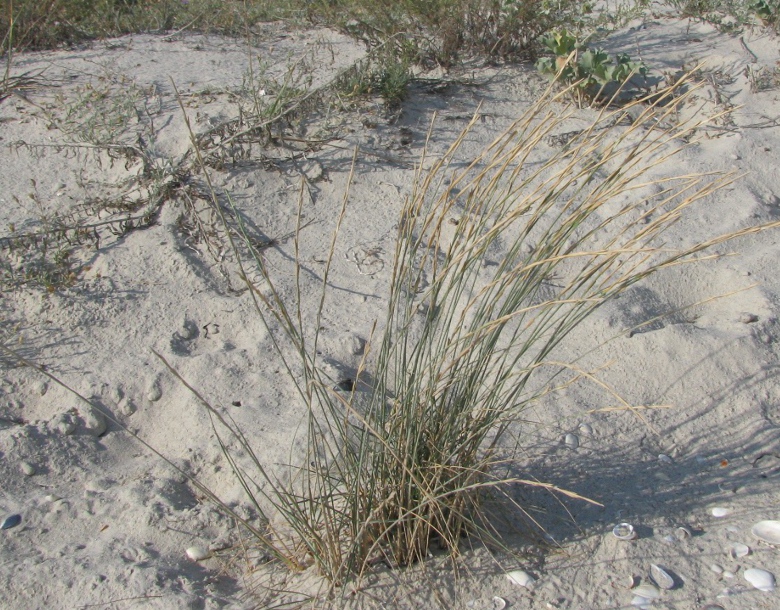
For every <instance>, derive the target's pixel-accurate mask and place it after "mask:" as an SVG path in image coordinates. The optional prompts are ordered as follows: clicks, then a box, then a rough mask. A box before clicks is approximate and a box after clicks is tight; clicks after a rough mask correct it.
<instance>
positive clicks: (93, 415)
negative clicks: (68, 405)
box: [81, 406, 108, 436]
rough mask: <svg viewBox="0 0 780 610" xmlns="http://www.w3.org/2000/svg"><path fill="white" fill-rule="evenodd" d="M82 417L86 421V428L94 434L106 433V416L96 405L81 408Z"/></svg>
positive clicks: (89, 432)
mask: <svg viewBox="0 0 780 610" xmlns="http://www.w3.org/2000/svg"><path fill="white" fill-rule="evenodd" d="M81 413H82V415H81V419H82V421H83V422H84V429H85V430H86V431H87V433H88V434H91V435H92V436H102V435H103V434H105V433H106V429H107V428H108V424H107V423H106V416H105V415H103V414H102V413H101V412H100V411H98V410H97V409H96V408H95V407H91V406H90V407H86V408H83V409H81Z"/></svg>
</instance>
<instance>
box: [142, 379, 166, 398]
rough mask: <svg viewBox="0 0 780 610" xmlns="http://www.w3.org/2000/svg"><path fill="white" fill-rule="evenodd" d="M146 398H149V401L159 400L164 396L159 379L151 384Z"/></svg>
mask: <svg viewBox="0 0 780 610" xmlns="http://www.w3.org/2000/svg"><path fill="white" fill-rule="evenodd" d="M146 398H147V399H149V402H157V401H158V400H160V399H161V398H162V388H160V382H159V381H155V382H154V383H153V384H152V385H151V386H149V390H148V391H147V393H146Z"/></svg>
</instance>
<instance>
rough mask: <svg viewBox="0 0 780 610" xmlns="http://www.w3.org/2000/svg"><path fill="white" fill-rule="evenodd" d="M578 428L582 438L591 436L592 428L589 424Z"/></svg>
mask: <svg viewBox="0 0 780 610" xmlns="http://www.w3.org/2000/svg"><path fill="white" fill-rule="evenodd" d="M579 428H580V434H582V435H583V436H593V427H592V426H591V425H590V424H580V426H579Z"/></svg>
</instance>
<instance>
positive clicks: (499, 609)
mask: <svg viewBox="0 0 780 610" xmlns="http://www.w3.org/2000/svg"><path fill="white" fill-rule="evenodd" d="M504 608H506V600H505V599H504V598H503V597H498V596H496V597H494V598H493V610H504Z"/></svg>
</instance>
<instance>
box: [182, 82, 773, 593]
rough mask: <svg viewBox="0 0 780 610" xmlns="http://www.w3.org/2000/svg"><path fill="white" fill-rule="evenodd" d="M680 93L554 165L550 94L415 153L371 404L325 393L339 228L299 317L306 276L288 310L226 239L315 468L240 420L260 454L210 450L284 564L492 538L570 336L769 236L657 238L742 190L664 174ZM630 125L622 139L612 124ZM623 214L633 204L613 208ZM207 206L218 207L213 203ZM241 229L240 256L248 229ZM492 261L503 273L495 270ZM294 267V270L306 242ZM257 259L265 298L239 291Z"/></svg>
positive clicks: (346, 566)
mask: <svg viewBox="0 0 780 610" xmlns="http://www.w3.org/2000/svg"><path fill="white" fill-rule="evenodd" d="M573 86H576V84H575V85H573ZM686 86H687V84H686V83H684V82H680V83H678V84H677V85H675V86H674V87H671V88H669V89H668V90H666V91H662V92H660V94H659V93H656V94H655V95H654V96H653V97H652V98H648V99H644V100H637V101H634V102H632V103H630V104H629V105H628V106H626V107H623V108H619V109H609V108H604V109H603V110H602V111H601V112H600V114H598V116H597V117H596V118H595V120H594V122H593V124H592V125H591V126H590V127H589V128H588V129H586V130H585V131H583V132H582V133H581V134H580V135H579V136H577V137H576V138H575V139H574V140H573V141H572V142H570V143H569V145H568V147H565V148H562V149H560V150H557V151H554V152H552V153H551V154H550V156H549V157H548V158H547V159H541V158H539V156H538V152H537V151H538V149H539V148H541V147H542V142H543V141H544V139H545V138H546V137H547V136H548V135H550V134H552V133H554V132H556V131H557V130H559V129H562V128H564V126H565V121H566V116H561V115H559V114H555V113H554V112H552V111H551V110H550V109H551V108H554V107H555V106H556V104H558V103H559V102H560V101H561V100H563V99H565V98H566V96H567V95H568V94H569V91H567V90H564V91H562V92H560V93H558V94H554V93H553V92H552V89H550V90H548V91H547V92H546V93H545V95H544V96H543V97H542V98H541V99H540V100H539V101H538V102H537V103H536V104H534V105H533V106H532V107H531V108H529V109H528V110H527V111H526V112H525V113H524V114H523V116H522V117H521V118H520V119H518V120H517V122H516V123H515V124H513V125H512V126H511V127H510V128H509V129H508V130H507V131H506V132H505V133H504V134H502V135H501V136H500V137H498V138H497V139H496V140H495V141H494V142H493V143H492V144H491V145H490V146H489V147H487V149H486V150H485V151H484V152H483V153H482V154H480V155H479V156H478V157H477V158H476V159H472V160H471V161H470V162H469V163H468V165H467V166H466V167H465V168H462V167H460V168H459V166H458V165H457V164H456V163H454V161H457V160H458V158H459V155H462V154H463V151H462V146H463V144H464V142H465V141H466V138H467V137H468V135H469V133H470V131H471V129H472V128H473V126H474V124H475V123H476V120H477V119H476V117H475V120H474V121H473V122H472V123H471V124H470V125H469V127H468V128H467V129H466V130H465V131H464V132H463V133H462V134H461V135H460V137H459V138H458V139H457V140H456V141H455V142H454V143H453V144H452V146H451V147H450V149H449V151H448V152H447V153H446V154H445V155H444V156H443V157H442V158H440V159H435V160H432V159H429V158H428V157H427V156H424V157H423V158H422V159H421V162H420V166H419V167H420V169H419V171H418V172H417V175H416V178H415V186H414V190H413V192H412V194H411V196H410V197H409V198H408V200H407V201H406V204H405V206H404V208H403V212H402V215H401V221H400V223H399V230H398V236H397V242H396V249H395V258H394V267H393V274H392V280H391V283H390V290H389V295H388V301H387V312H386V316H385V319H384V320H381V321H380V322H379V323H378V325H377V330H376V332H375V333H374V334H375V335H376V337H375V338H374V337H372V340H371V341H369V346H368V349H367V350H366V356H365V357H364V359H363V363H362V364H361V366H360V369H361V371H362V370H363V369H364V368H369V367H370V378H371V380H372V382H371V388H370V389H369V390H368V392H367V393H364V392H353V393H348V394H343V393H339V392H336V391H334V390H333V389H332V388H331V384H332V382H330V381H328V380H326V379H325V378H324V376H323V375H322V374H321V373H320V370H319V368H318V363H317V355H316V354H317V340H318V331H317V329H318V328H319V327H320V324H319V316H320V314H321V312H322V310H323V304H324V303H325V300H326V299H327V297H328V294H329V292H328V291H329V275H330V268H331V265H330V261H331V260H332V259H333V256H334V252H335V251H336V234H334V236H333V240H332V242H331V244H330V249H329V255H328V264H327V265H326V269H325V272H324V274H323V281H322V293H321V297H320V299H319V304H318V307H317V308H316V311H315V312H314V313H313V314H312V313H311V312H307V311H305V310H304V306H303V299H302V295H301V284H300V275H299V274H297V275H296V278H295V281H296V286H297V289H298V290H297V295H298V297H297V302H295V303H286V302H284V301H283V299H282V298H281V296H280V292H279V291H277V290H276V288H275V282H276V280H275V279H274V278H273V277H271V274H270V272H269V270H268V268H267V266H266V264H265V262H264V260H263V258H262V257H261V256H260V255H259V254H258V253H257V252H256V251H254V250H252V249H251V248H244V249H243V250H242V249H241V248H239V244H240V242H238V241H237V242H233V247H234V251H235V252H236V254H239V253H240V252H241V251H247V250H248V251H249V252H251V253H252V256H251V260H246V259H244V260H242V261H241V262H240V264H241V265H242V274H243V277H244V278H247V279H246V281H247V284H248V286H249V288H250V289H251V292H252V295H253V298H254V299H255V303H256V306H257V313H258V315H259V316H260V317H261V318H262V320H263V321H264V323H265V325H266V327H267V328H268V330H269V333H270V335H271V337H273V338H274V342H275V345H276V347H277V351H278V354H279V356H280V358H281V359H282V360H283V361H284V363H285V366H286V368H287V371H288V372H289V373H290V375H291V376H292V378H293V381H294V382H295V383H296V387H297V388H298V391H299V393H300V396H301V399H302V401H303V403H304V406H305V408H306V409H307V419H306V424H305V434H306V437H307V438H306V441H307V443H306V446H307V454H306V455H303V456H292V459H295V460H296V461H295V463H294V464H292V465H291V466H290V469H289V472H288V473H287V474H283V475H279V474H273V473H271V472H270V471H269V470H267V469H266V467H265V465H263V464H261V463H260V461H259V460H258V459H257V458H256V457H255V454H254V453H253V452H252V451H251V440H250V439H248V438H247V437H246V436H245V435H244V434H243V432H242V431H241V430H240V429H238V428H237V427H236V426H235V425H234V424H233V423H232V422H229V421H225V420H224V419H223V418H221V417H220V418H219V421H218V422H215V425H216V423H219V426H217V429H218V433H220V434H221V435H223V436H224V435H227V436H228V437H231V436H232V437H233V439H234V440H237V441H238V444H239V445H240V446H241V447H242V448H243V449H244V450H245V451H247V452H248V453H249V455H250V456H251V461H250V463H249V464H248V465H240V464H239V463H238V462H237V461H236V460H233V459H232V458H231V457H230V452H229V451H228V449H227V446H228V443H227V442H223V441H222V440H221V441H220V442H221V443H222V446H223V449H224V451H225V454H226V455H227V456H228V459H230V461H231V465H232V466H233V468H234V472H235V473H236V474H237V476H238V477H239V480H240V481H241V483H242V485H243V486H244V488H245V489H246V490H247V492H248V493H249V494H250V496H251V497H252V498H253V500H254V501H255V503H256V505H257V506H258V508H260V509H261V510H262V511H263V514H264V515H266V518H267V520H268V524H269V525H268V527H269V532H270V533H269V534H268V535H267V536H266V537H265V541H268V540H272V541H273V544H275V545H283V546H279V548H277V552H278V553H279V554H284V553H290V551H291V550H292V551H293V553H292V555H293V556H292V557H291V556H290V555H288V557H290V559H291V563H295V564H297V565H301V566H304V565H308V564H309V563H310V562H314V563H316V564H317V566H318V567H319V569H320V571H321V572H322V573H323V574H324V575H325V576H327V577H328V579H330V581H331V582H332V583H343V582H345V581H346V580H348V579H350V578H352V577H354V576H355V575H359V574H362V573H363V572H364V571H365V569H366V568H367V566H368V565H370V564H371V563H372V562H373V561H375V560H377V559H382V560H385V561H388V562H390V563H392V564H393V565H407V564H410V563H412V562H415V561H417V560H420V559H422V558H424V557H426V556H427V554H428V550H429V547H430V545H431V544H432V543H433V542H434V541H436V543H437V544H438V545H439V546H443V547H444V548H447V549H449V550H450V551H451V552H452V553H456V552H457V551H458V545H459V541H460V539H461V537H462V535H464V534H470V535H475V536H480V537H482V538H492V537H493V536H494V532H493V531H492V529H491V528H490V526H489V525H488V520H487V519H485V515H484V514H483V510H484V508H483V502H482V499H483V497H484V495H485V492H486V491H487V490H489V489H501V488H503V487H505V486H507V485H509V484H510V483H514V482H520V483H525V484H538V483H536V482H534V481H531V480H526V479H524V478H522V477H516V476H514V475H509V476H506V475H504V474H500V472H506V469H505V466H506V465H507V463H508V461H509V462H511V457H512V456H511V455H509V456H507V455H504V454H503V451H502V449H503V448H502V441H503V440H504V438H505V436H506V435H507V433H508V432H509V431H510V429H511V428H512V427H513V426H516V425H518V422H519V420H520V418H521V416H522V413H523V411H524V410H525V409H526V408H527V407H528V406H529V405H530V404H531V403H532V402H533V401H534V400H535V399H537V398H538V397H539V396H541V395H543V394H544V393H545V392H547V391H549V389H550V388H551V387H552V386H553V385H554V384H555V383H557V381H556V377H557V376H558V375H559V374H560V372H561V371H564V370H566V369H571V370H572V371H575V372H576V371H578V370H579V369H577V367H576V365H574V364H573V363H570V362H567V361H565V360H564V361H560V356H561V355H560V354H558V353H555V350H556V348H557V347H558V346H559V345H560V344H561V342H562V341H563V340H564V339H565V337H566V336H567V335H568V334H569V333H570V331H571V330H572V329H574V328H575V327H576V326H577V325H578V324H580V323H581V322H582V321H583V320H585V319H586V318H587V317H588V316H589V315H590V314H591V313H593V311H594V310H595V309H596V308H598V307H600V306H601V305H602V304H604V303H605V302H606V301H608V300H609V299H611V298H614V297H615V296H617V295H619V294H620V293H621V292H623V291H625V290H626V289H627V288H628V287H629V286H631V285H632V284H634V283H636V282H638V281H640V280H642V279H644V278H646V277H647V276H649V275H651V274H653V273H655V272H657V271H659V270H661V269H664V268H666V267H669V266H672V265H677V264H682V263H686V262H690V261H694V260H700V259H701V258H702V257H704V258H706V256H698V255H699V254H703V253H704V252H705V251H706V250H708V249H710V248H712V247H714V246H716V245H718V244H721V243H723V242H725V241H728V240H731V239H734V238H736V237H739V236H743V235H746V234H749V233H752V232H755V231H759V230H762V229H765V228H768V227H769V226H777V224H778V223H774V224H773V225H764V226H761V227H749V228H746V229H743V230H741V231H738V232H735V233H732V234H729V235H720V236H713V237H712V238H711V239H709V240H707V241H705V242H701V243H695V244H692V245H688V246H685V247H683V248H682V249H674V248H671V247H669V246H668V245H665V244H664V242H663V241H662V238H663V235H664V233H665V231H666V230H667V229H668V228H669V227H670V226H672V225H673V224H674V223H675V222H677V220H678V219H679V218H680V217H681V215H682V214H683V213H684V212H685V211H686V209H687V208H689V207H690V206H692V205H693V204H695V203H696V202H698V201H700V200H701V199H703V198H705V197H707V196H709V195H711V194H712V193H713V192H715V191H716V190H717V189H719V188H721V187H722V186H724V185H726V184H728V183H729V182H731V181H732V180H733V179H734V176H732V175H718V174H711V175H710V174H694V175H677V176H672V177H658V176H668V171H667V170H668V168H669V167H670V165H671V161H672V160H673V158H674V156H675V155H676V154H677V153H678V152H679V151H680V150H681V149H682V148H684V147H685V146H688V145H689V144H687V143H686V142H688V141H689V139H690V137H691V136H693V135H695V134H696V132H697V130H698V129H699V128H701V127H702V126H703V123H704V121H701V122H699V121H692V122H689V123H687V124H682V125H681V124H679V123H678V122H676V119H677V117H678V116H679V112H678V111H679V110H680V108H681V107H682V106H684V105H689V104H693V103H694V100H693V97H692V95H691V92H688V93H684V92H683V90H684V87H686ZM632 115H633V117H634V118H633V120H632V121H631V123H630V125H629V126H619V124H620V123H621V119H625V118H627V117H629V116H632ZM193 142H195V138H194V136H193ZM665 168H666V169H665ZM665 171H667V173H664V172H665ZM651 187H652V188H651ZM651 191H653V192H655V194H652V195H648V193H649V192H651ZM347 195H348V194H347V193H345V197H344V205H343V206H342V210H341V214H340V216H339V220H338V224H339V225H340V224H341V219H342V218H343V217H344V214H345V210H346V203H347ZM626 195H629V197H626ZM617 201H624V202H625V203H623V204H622V206H621V207H619V208H616V207H615V202H617ZM608 204H609V205H610V208H609V210H610V211H609V212H607V206H608ZM215 205H216V206H217V208H218V209H220V208H219V205H218V204H216V196H215ZM220 214H222V212H221V211H220ZM453 218H454V219H456V221H457V224H456V225H453V224H452V223H451V222H450V221H451V219H453ZM223 220H224V216H223ZM226 224H227V222H226ZM453 227H454V228H453ZM299 228H300V215H299ZM236 231H237V232H236V234H237V236H238V237H240V238H241V239H243V240H244V242H245V243H246V244H249V243H251V242H250V239H249V236H248V235H247V233H246V231H245V229H244V227H243V226H242V225H240V223H239V224H238V227H237V230H236ZM448 231H449V233H450V235H449V236H447V233H448ZM231 239H232V238H231ZM495 251H501V252H502V255H501V256H502V257H501V259H500V260H493V258H492V257H493V256H494V255H493V252H495ZM295 254H296V259H297V260H298V254H299V248H298V241H297V239H296V242H295ZM250 265H251V266H253V267H254V268H255V269H256V270H257V271H259V273H260V276H261V277H262V278H263V284H262V285H258V284H256V283H253V282H251V281H250V280H249V279H248V278H249V273H247V268H248V267H249V266H250ZM298 270H299V271H300V264H299V265H298ZM553 278H554V281H552V279H553ZM278 328H281V329H282V334H281V335H280V334H279V333H278V332H276V331H275V329H278ZM283 341H284V342H286V343H285V344H283V343H282V342H283ZM290 346H291V347H292V350H291V351H290V350H289V349H288V347H290ZM290 353H292V354H293V356H292V357H291V356H290ZM581 375H582V376H587V375H588V374H587V373H586V372H581ZM361 395H362V396H363V398H361V399H358V397H359V396H361ZM204 404H206V405H207V407H208V409H209V411H210V413H212V414H215V415H217V414H218V413H217V411H216V410H215V409H213V408H212V407H211V406H209V405H208V404H207V403H206V401H204ZM220 426H224V429H222V428H220ZM499 466H501V467H502V468H501V470H499ZM528 478H529V479H530V478H531V477H528ZM546 486H548V485H546ZM549 487H552V486H549ZM553 489H555V488H553ZM557 491H559V492H561V490H557ZM561 493H565V492H561ZM572 495H573V494H572ZM518 508H519V509H520V510H522V507H518Z"/></svg>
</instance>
